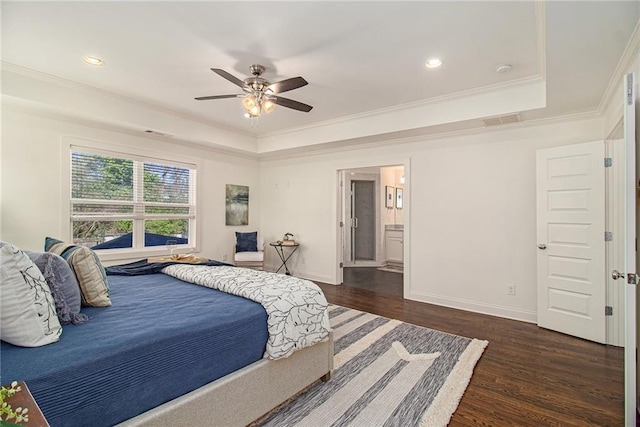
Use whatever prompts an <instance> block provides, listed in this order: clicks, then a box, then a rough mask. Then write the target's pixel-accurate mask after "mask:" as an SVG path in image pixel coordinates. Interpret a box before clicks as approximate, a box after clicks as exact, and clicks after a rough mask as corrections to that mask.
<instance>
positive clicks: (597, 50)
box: [1, 1, 640, 137]
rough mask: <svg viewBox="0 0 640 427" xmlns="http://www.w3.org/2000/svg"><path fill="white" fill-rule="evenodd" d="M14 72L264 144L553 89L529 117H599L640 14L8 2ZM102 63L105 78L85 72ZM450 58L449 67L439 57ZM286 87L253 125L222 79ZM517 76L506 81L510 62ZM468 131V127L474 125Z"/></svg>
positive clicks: (479, 4)
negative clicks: (453, 101)
mask: <svg viewBox="0 0 640 427" xmlns="http://www.w3.org/2000/svg"><path fill="white" fill-rule="evenodd" d="M1 8H2V9H1V13H2V16H1V17H2V61H3V63H4V64H11V65H17V66H19V67H24V68H28V69H31V70H36V71H39V72H43V73H47V74H51V75H54V76H57V77H61V78H64V79H68V80H72V81H74V82H78V83H82V84H86V85H90V86H94V87H98V88H101V89H105V90H108V91H112V92H115V93H117V94H121V95H125V96H128V97H131V98H135V99H138V100H141V101H145V102H147V103H149V102H150V103H153V104H156V105H159V106H162V107H164V108H168V109H170V110H173V111H176V112H179V113H181V114H183V115H184V114H187V115H189V116H192V117H194V118H198V119H199V120H206V121H208V122H212V123H214V124H217V125H220V126H222V127H224V128H231V129H235V130H238V131H240V132H243V133H251V134H254V135H255V136H257V137H261V136H264V135H269V134H274V133H277V132H283V131H286V130H288V129H298V128H302V127H308V126H311V125H318V124H325V123H332V122H335V121H336V120H338V119H340V118H344V117H362V116H363V115H364V116H366V115H368V114H369V113H372V112H377V113H379V112H380V110H386V109H393V110H397V109H401V108H402V107H403V106H407V105H408V106H411V105H415V104H416V103H420V102H433V101H434V100H442V99H448V98H449V97H450V96H451V95H453V94H455V95H456V97H458V98H459V97H460V94H461V93H462V94H464V93H473V92H474V91H477V90H479V89H482V88H486V87H500V85H504V84H509V83H514V82H521V81H528V80H532V79H533V80H534V79H542V80H544V81H546V108H542V109H538V110H532V111H528V112H521V116H522V118H523V119H524V120H531V119H539V118H545V117H551V116H562V115H569V114H575V113H581V112H590V111H595V110H597V109H598V106H599V103H600V101H601V99H602V97H603V94H604V93H605V90H606V88H607V86H608V84H609V82H610V80H611V78H612V77H613V76H614V71H615V70H616V66H617V65H618V61H619V59H620V57H621V55H622V53H623V52H624V49H625V47H626V45H627V43H628V41H629V39H630V37H631V35H632V33H633V31H634V28H635V27H636V25H637V23H638V20H639V17H640V2H637V1H621V2H616V1H600V2H598V1H593V2H579V1H567V2H559V1H551V2H546V3H544V4H542V3H536V2H527V1H503V2H499V1H488V2H485V1H472V2H458V1H446V2H434V1H427V2H391V1H389V2H362V1H356V2H327V1H322V2H270V1H264V2H92V1H84V2H56V1H48V2H10V1H9V2H8V1H3V2H2V4H1ZM85 55H94V56H98V57H100V58H102V59H103V60H104V61H105V63H106V65H105V66H104V67H92V66H90V65H87V64H85V63H84V62H82V60H81V58H82V57H83V56H85ZM433 56H437V57H440V58H441V59H442V60H443V61H444V65H443V66H442V67H441V68H439V69H434V70H428V69H426V68H425V67H424V62H425V60H426V59H428V58H430V57H433ZM253 63H259V64H262V65H264V66H266V67H267V71H266V72H265V74H264V75H263V77H265V78H267V79H268V80H269V81H271V82H274V81H278V80H281V79H285V78H289V77H295V76H303V77H304V78H305V79H306V80H307V81H308V82H309V85H308V86H305V87H303V88H300V89H297V90H294V91H291V92H287V93H286V94H285V96H286V97H288V98H291V99H295V100H298V101H301V102H304V103H307V104H310V105H312V106H313V107H314V108H313V110H312V111H311V112H310V113H302V112H298V111H294V110H290V109H286V108H283V107H277V108H276V111H274V112H273V113H272V114H270V115H268V116H263V117H261V119H260V122H259V127H256V128H251V127H250V125H249V121H248V120H247V119H245V118H244V117H243V109H242V107H241V105H240V100H238V99H224V100H212V101H195V100H194V99H193V98H194V97H196V96H204V95H220V94H234V93H239V90H237V88H236V87H235V86H234V85H233V84H231V83H230V82H228V81H226V80H224V79H223V78H221V77H219V76H218V75H216V74H214V73H213V72H211V71H210V70H209V69H210V68H222V69H224V70H226V71H228V72H230V73H232V74H234V75H235V76H237V77H239V78H240V79H243V78H245V77H247V76H248V75H249V69H248V67H249V65H251V64H253ZM503 63H508V64H511V65H512V67H513V68H512V71H511V72H509V73H505V74H499V73H496V72H495V68H496V66H497V65H499V64H503ZM463 125H464V126H469V123H468V122H467V123H465V124H463Z"/></svg>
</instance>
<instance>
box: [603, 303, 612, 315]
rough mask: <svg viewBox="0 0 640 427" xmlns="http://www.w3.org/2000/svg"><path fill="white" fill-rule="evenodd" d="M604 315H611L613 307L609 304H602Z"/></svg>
mask: <svg viewBox="0 0 640 427" xmlns="http://www.w3.org/2000/svg"><path fill="white" fill-rule="evenodd" d="M604 315H605V316H613V307H611V306H610V305H605V306H604Z"/></svg>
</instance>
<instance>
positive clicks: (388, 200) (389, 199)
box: [384, 185, 394, 208]
mask: <svg viewBox="0 0 640 427" xmlns="http://www.w3.org/2000/svg"><path fill="white" fill-rule="evenodd" d="M384 188H385V191H386V196H385V199H384V205H385V206H386V207H387V208H392V207H393V190H394V188H393V187H391V186H388V185H385V187H384Z"/></svg>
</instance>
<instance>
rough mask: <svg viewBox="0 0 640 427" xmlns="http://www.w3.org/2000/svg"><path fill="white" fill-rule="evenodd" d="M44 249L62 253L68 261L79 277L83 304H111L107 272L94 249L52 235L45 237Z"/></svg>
mask: <svg viewBox="0 0 640 427" xmlns="http://www.w3.org/2000/svg"><path fill="white" fill-rule="evenodd" d="M44 250H45V251H47V252H52V253H54V254H56V255H60V256H61V257H62V258H64V259H65V260H66V261H67V263H68V264H69V267H71V270H73V273H74V274H75V275H76V279H78V284H79V285H80V294H81V297H82V304H83V305H88V306H92V307H108V306H110V305H111V299H110V298H109V284H108V282H107V274H106V273H105V271H104V267H103V266H102V264H101V263H100V259H99V258H98V256H97V255H96V253H95V252H94V251H92V250H91V249H89V248H87V247H84V246H76V245H72V244H69V243H65V242H62V241H60V240H58V239H54V238H51V237H47V238H46V239H45V241H44Z"/></svg>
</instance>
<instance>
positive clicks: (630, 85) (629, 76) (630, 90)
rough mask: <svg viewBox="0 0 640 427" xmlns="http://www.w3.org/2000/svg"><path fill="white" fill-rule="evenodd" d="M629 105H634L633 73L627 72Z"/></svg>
mask: <svg viewBox="0 0 640 427" xmlns="http://www.w3.org/2000/svg"><path fill="white" fill-rule="evenodd" d="M627 105H633V74H631V73H628V74H627Z"/></svg>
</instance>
